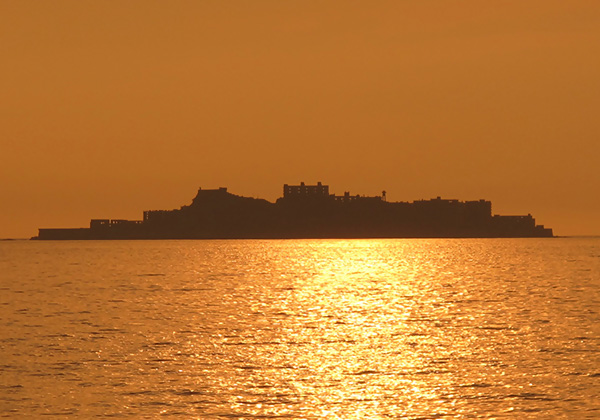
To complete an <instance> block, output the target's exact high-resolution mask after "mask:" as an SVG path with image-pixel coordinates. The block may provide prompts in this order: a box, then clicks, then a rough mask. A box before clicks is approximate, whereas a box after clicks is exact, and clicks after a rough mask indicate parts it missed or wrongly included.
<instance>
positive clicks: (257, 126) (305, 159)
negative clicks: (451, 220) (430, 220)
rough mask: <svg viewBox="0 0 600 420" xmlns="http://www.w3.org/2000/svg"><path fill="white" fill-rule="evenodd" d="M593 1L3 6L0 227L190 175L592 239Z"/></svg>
mask: <svg viewBox="0 0 600 420" xmlns="http://www.w3.org/2000/svg"><path fill="white" fill-rule="evenodd" d="M598 51H600V2H598V1H597V0H594V1H563V0H561V1H553V0H532V1H521V0H518V1H517V0H514V1H480V0H465V1H416V0H415V1H404V0H390V1H352V0H343V1H293V0H290V1H281V0H273V1H261V0H254V1H177V0H173V1H168V2H165V1H151V0H144V1H126V2H107V1H96V2H92V1H81V0H77V1H52V2H50V1H38V2H33V1H24V0H14V1H13V0H4V1H2V2H0V57H2V66H0V197H1V206H0V237H30V236H33V235H35V234H37V228H38V227H85V226H87V225H88V223H89V219H91V218H125V219H139V218H141V215H142V211H143V210H148V209H172V208H178V207H180V206H181V205H183V204H189V202H190V201H191V199H192V198H193V196H194V195H195V193H196V190H197V188H198V187H199V186H202V187H204V188H215V187H220V186H226V187H228V188H229V190H230V191H231V192H233V193H235V194H240V195H247V196H258V197H263V198H267V199H270V200H274V199H276V198H277V197H279V196H280V195H281V186H282V184H284V183H289V184H296V183H299V182H300V181H305V182H307V183H316V182H317V181H322V182H324V183H327V184H329V185H330V186H331V191H332V192H335V193H337V194H341V193H343V192H344V191H346V190H350V191H351V193H353V194H365V195H376V194H379V193H380V192H381V191H382V190H384V189H385V190H386V191H387V192H388V200H391V201H412V200H416V199H421V198H431V197H435V196H442V197H445V198H457V199H461V200H471V199H479V198H485V199H488V200H491V201H492V203H493V211H494V213H499V214H527V213H531V214H533V215H534V217H536V219H537V222H538V223H541V224H545V225H546V226H549V227H552V228H554V231H555V233H556V234H559V235H575V234H600V193H599V190H600V138H599V134H600V117H599V115H598V114H599V111H600V54H599V53H598Z"/></svg>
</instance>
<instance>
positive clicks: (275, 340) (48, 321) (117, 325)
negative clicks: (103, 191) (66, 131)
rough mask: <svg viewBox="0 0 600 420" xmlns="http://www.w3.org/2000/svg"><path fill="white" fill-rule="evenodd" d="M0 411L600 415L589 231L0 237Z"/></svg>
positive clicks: (595, 278)
mask: <svg viewBox="0 0 600 420" xmlns="http://www.w3.org/2000/svg"><path fill="white" fill-rule="evenodd" d="M0 416H5V417H9V418H40V417H41V418H52V417H55V418H86V419H87V418H93V417H100V418H109V417H125V418H155V417H160V416H168V417H174V418H198V419H231V418H233V419H236V418H244V419H253V418H258V419H268V418H291V419H394V418H399V419H454V418H456V419H462V418H511V419H528V418H540V419H561V418H569V419H582V418H590V419H598V418H600V238H553V239H393V240H264V241H262V240H261V241H258V240H256V241H251V240H228V241H65V242H53V241H50V242H43V241H5V242H0Z"/></svg>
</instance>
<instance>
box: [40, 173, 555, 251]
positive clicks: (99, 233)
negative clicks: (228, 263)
mask: <svg viewBox="0 0 600 420" xmlns="http://www.w3.org/2000/svg"><path fill="white" fill-rule="evenodd" d="M552 236H553V234H552V229H549V228H545V227H544V226H541V225H536V224H535V219H534V218H533V217H532V216H531V215H530V214H528V215H526V216H500V215H492V203H491V202H489V201H486V200H477V201H459V200H448V199H442V198H440V197H437V198H434V199H431V200H418V201H414V202H388V201H387V200H386V193H385V191H384V192H382V195H381V196H373V197H367V196H361V195H351V194H350V193H348V192H346V193H344V194H343V195H339V196H338V195H334V194H330V193H329V186H327V185H323V184H321V183H320V182H319V183H318V184H317V185H305V184H304V183H301V184H300V185H287V184H286V185H284V186H283V197H281V198H279V199H278V200H277V201H276V202H275V203H271V202H269V201H267V200H263V199H257V198H250V197H242V196H238V195H235V194H231V193H229V192H228V191H227V188H218V189H212V190H203V189H199V190H198V194H196V196H195V197H194V199H193V200H192V203H191V204H190V205H187V206H183V207H181V208H179V209H175V210H148V211H145V212H144V214H143V219H142V220H121V219H92V220H91V221H90V227H89V228H74V229H73V228H72V229H39V235H38V236H36V237H34V238H32V239H39V240H50V239H243V238H247V239H258V238H265V239H267V238H271V239H283V238H487V237H552Z"/></svg>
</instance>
